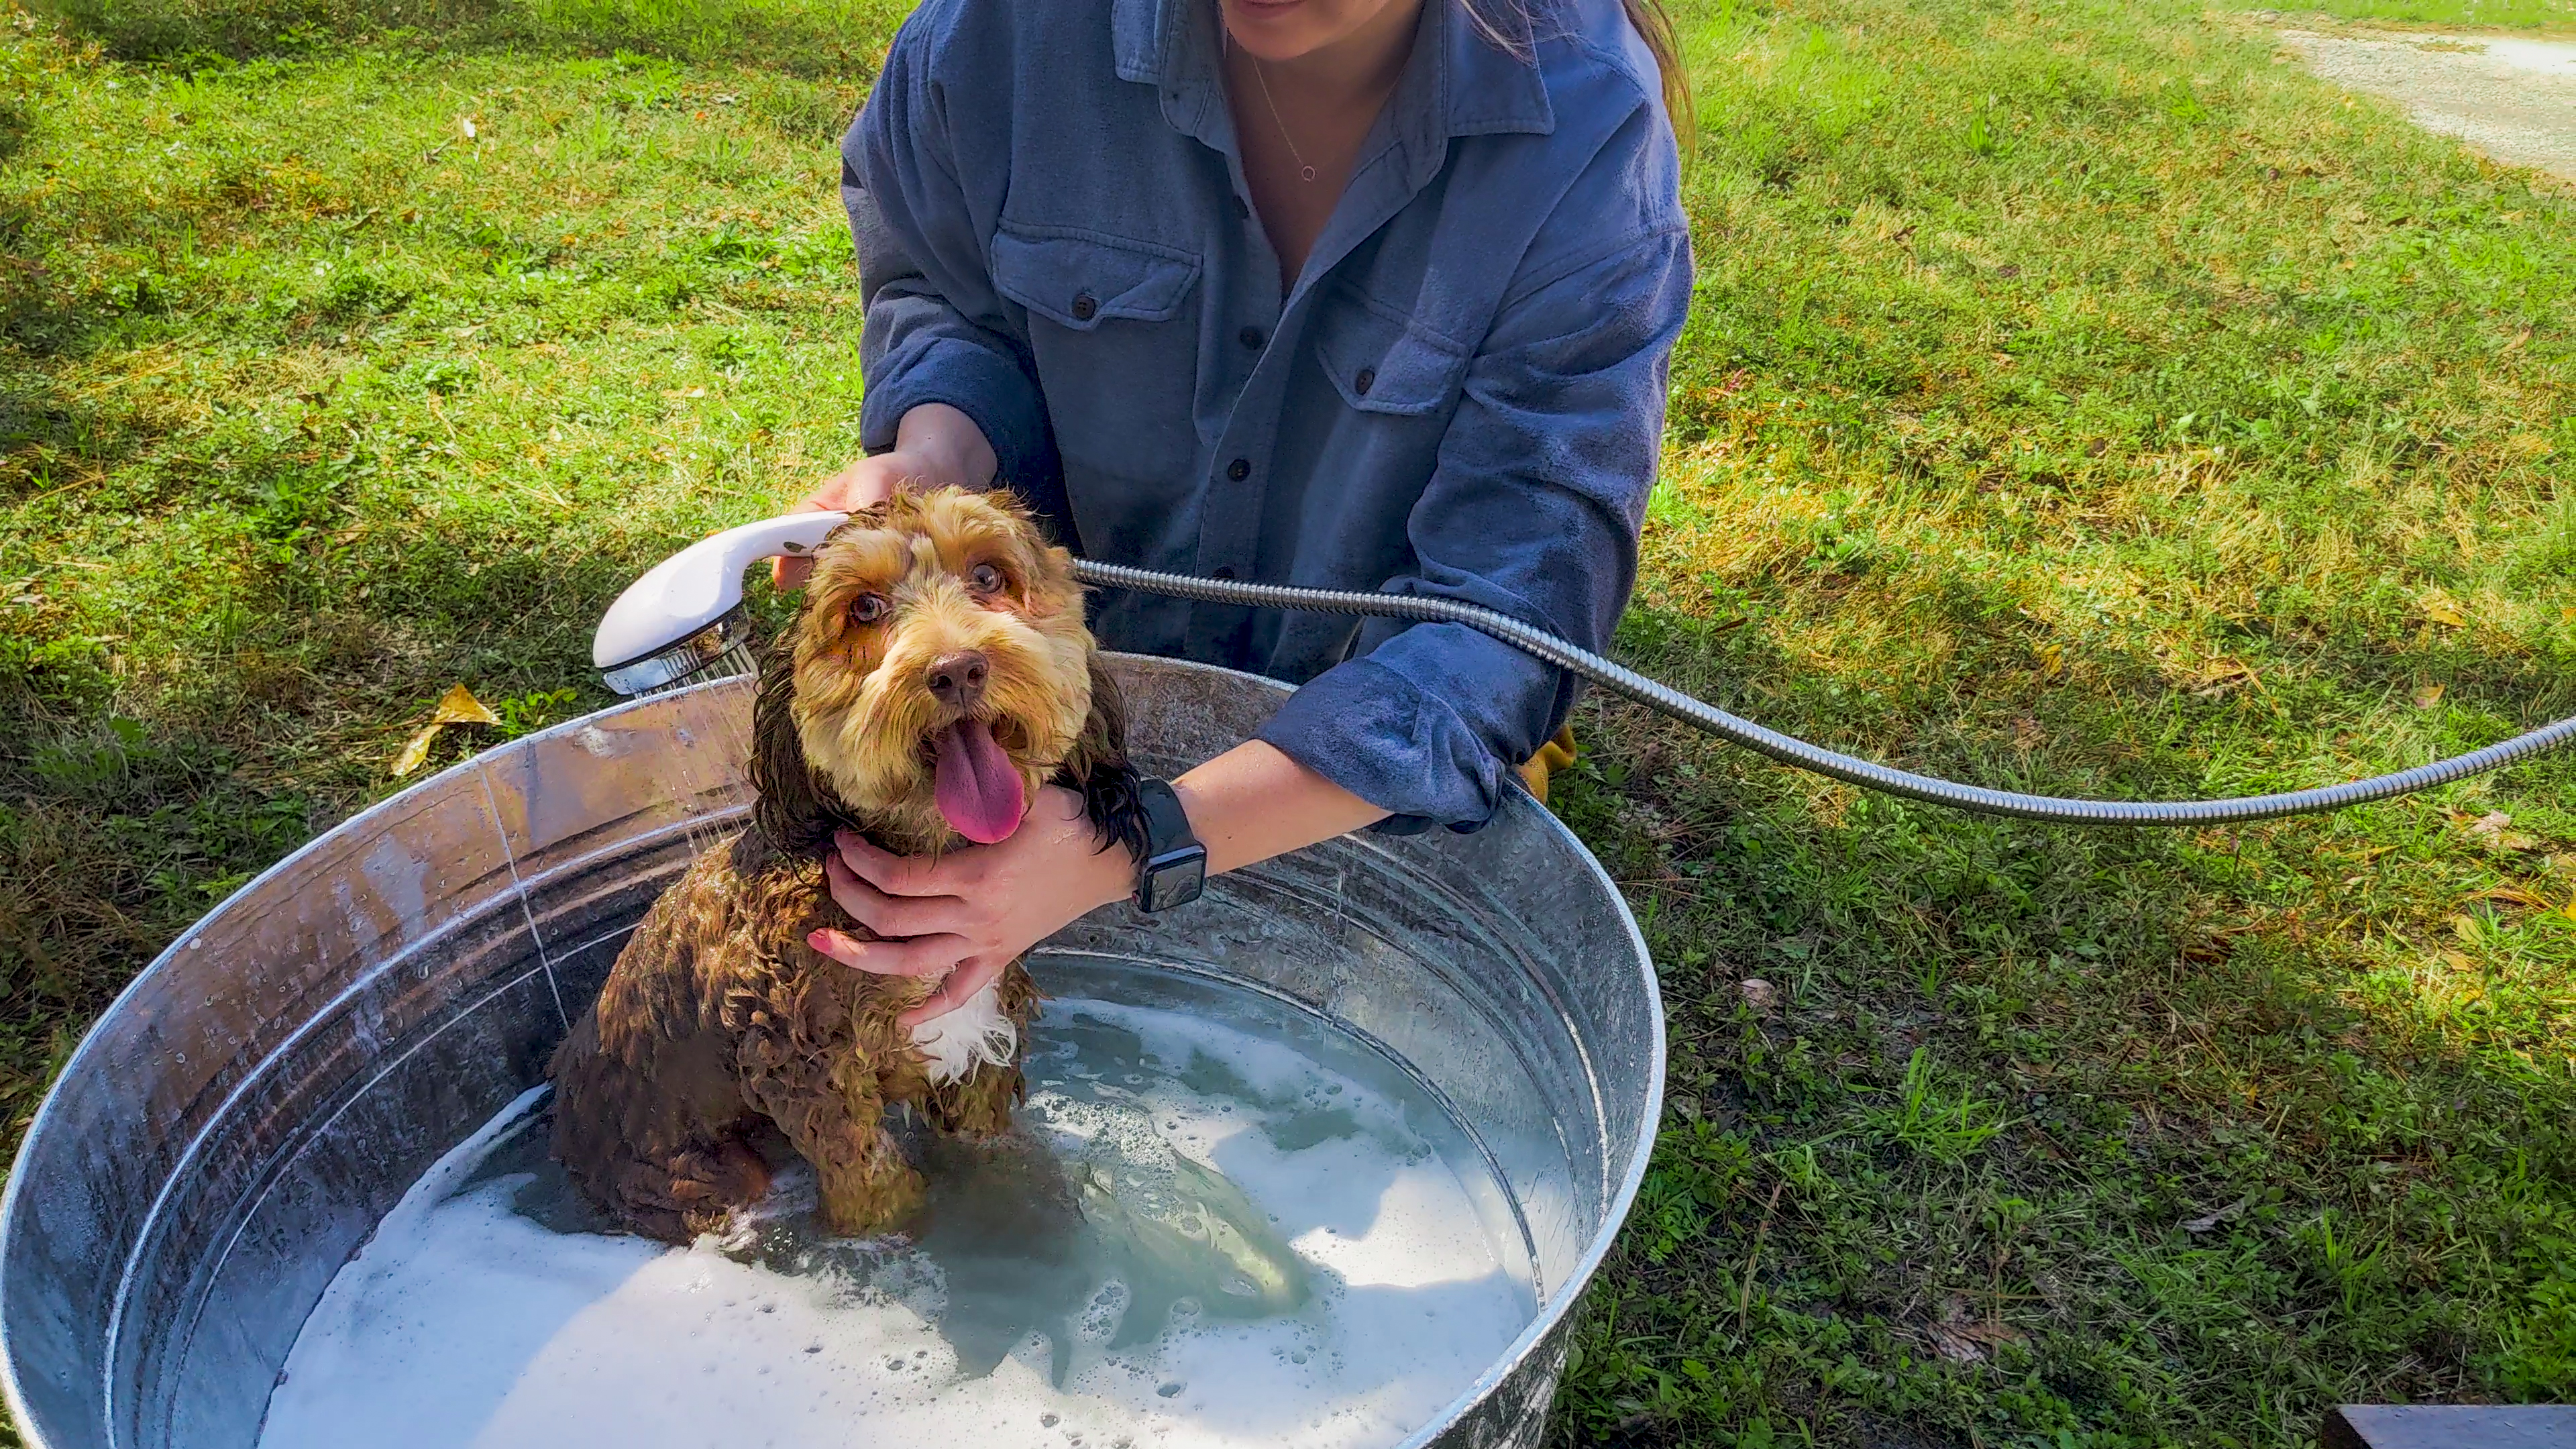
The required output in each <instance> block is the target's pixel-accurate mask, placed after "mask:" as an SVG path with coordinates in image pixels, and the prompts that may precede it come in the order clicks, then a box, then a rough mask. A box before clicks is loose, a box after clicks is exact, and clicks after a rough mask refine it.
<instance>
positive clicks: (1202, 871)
mask: <svg viewBox="0 0 2576 1449" xmlns="http://www.w3.org/2000/svg"><path fill="white" fill-rule="evenodd" d="M1206 883H1207V851H1206V850H1205V849H1204V848H1203V847H1198V846H1192V847H1190V848H1189V849H1188V850H1187V851H1174V852H1172V853H1171V854H1170V855H1165V856H1157V857H1155V858H1154V860H1153V861H1152V862H1151V863H1150V864H1148V865H1147V866H1146V867H1145V886H1146V890H1145V897H1146V898H1145V899H1144V900H1142V901H1140V902H1139V903H1138V904H1140V905H1142V906H1143V907H1144V908H1145V909H1146V910H1148V911H1161V910H1168V909H1170V908H1171V907H1173V906H1184V905H1188V904H1189V903H1190V902H1191V901H1194V900H1197V899H1198V896H1199V891H1200V889H1201V888H1202V887H1203V886H1205V885H1206Z"/></svg>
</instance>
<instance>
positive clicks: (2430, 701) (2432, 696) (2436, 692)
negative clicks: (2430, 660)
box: [2415, 684, 2442, 709]
mask: <svg viewBox="0 0 2576 1449" xmlns="http://www.w3.org/2000/svg"><path fill="white" fill-rule="evenodd" d="M2441 702H2442V686H2440V685H2438V684H2428V685H2425V686H2424V687H2423V688H2421V689H2419V690H2417V691H2415V707H2416V708H2417V709H2431V708H2432V707H2433V706H2435V705H2437V704H2440V703H2441Z"/></svg>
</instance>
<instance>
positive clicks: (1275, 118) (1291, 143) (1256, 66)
mask: <svg viewBox="0 0 2576 1449" xmlns="http://www.w3.org/2000/svg"><path fill="white" fill-rule="evenodd" d="M1225 40H1226V44H1228V45H1232V44H1233V43H1234V37H1233V36H1232V35H1231V34H1229V35H1227V36H1226V38H1225ZM1243 58H1244V59H1245V60H1248V61H1251V62H1252V82H1253V84H1255V85H1257V86H1259V87H1261V104H1263V105H1265V106H1268V107H1269V108H1270V124H1272V125H1274V126H1277V127H1278V128H1279V139H1280V140H1282V141H1284V142H1286V143H1287V144H1288V159H1290V160H1292V161H1294V162H1296V163H1297V179H1298V180H1300V181H1305V182H1312V181H1313V180H1314V179H1315V168H1314V167H1312V166H1309V165H1307V164H1306V158H1305V157H1304V156H1303V155H1301V154H1299V152H1298V150H1297V138H1296V137H1294V136H1291V135H1289V134H1288V122H1287V121H1286V120H1284V119H1282V118H1281V116H1280V114H1279V103H1278V102H1277V101H1274V100H1272V99H1271V98H1270V78H1269V77H1268V76H1265V75H1263V74H1262V73H1261V57H1260V56H1257V55H1254V54H1253V53H1252V52H1251V51H1248V50H1247V51H1245V52H1244V53H1243Z"/></svg>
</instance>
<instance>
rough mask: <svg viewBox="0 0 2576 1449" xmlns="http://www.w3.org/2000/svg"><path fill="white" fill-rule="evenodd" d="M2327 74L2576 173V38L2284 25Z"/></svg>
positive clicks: (2431, 121) (2516, 158) (2492, 145)
mask: <svg viewBox="0 0 2576 1449" xmlns="http://www.w3.org/2000/svg"><path fill="white" fill-rule="evenodd" d="M2281 43H2282V44H2283V45H2285V46H2287V47H2289V48H2290V49H2291V50H2293V51H2295V52H2297V53H2298V55H2299V56H2300V57H2301V58H2302V59H2304V60H2305V61H2306V62H2307V63H2308V65H2309V67H2310V68H2311V69H2313V70H2315V71H2316V73H2317V74H2318V75H2320V76H2323V77H2324V78H2325V79H2327V80H2330V81H2334V82H2336V83H2337V84H2339V85H2346V86H2350V87H2351V88H2353V89H2354V90H2357V91H2367V92H2369V93H2371V94H2373V95H2380V96H2386V97H2388V98H2390V99H2391V100H2395V101H2399V102H2402V103H2404V105H2405V106H2406V109H2407V112H2408V113H2409V114H2410V115H2412V116H2413V117H2414V119H2415V121H2416V124H2418V125H2421V126H2422V127H2424V128H2425V129H2426V130H2428V131H2439V132H2442V133H2443V134H2445V135H2452V136H2457V137H2459V138H2460V139H2461V140H2463V141H2465V142H2467V143H2468V144H2469V145H2471V146H2473V147H2476V148H2477V149H2478V150H2480V151H2483V152H2485V153H2486V154H2487V155H2489V156H2492V157H2494V158H2495V159H2496V160H2498V161H2504V162H2508V163H2511V164H2513V165H2518V166H2532V167H2537V168H2539V169H2540V170H2543V171H2547V172H2550V173H2551V174H2553V175H2556V176H2559V177H2563V178H2565V179H2567V180H2569V181H2576V40H2537V39H2522V38H2518V37H2511V36H2499V35H2450V34H2426V33H2411V32H2410V33H2404V34H2399V33H2391V32H2371V31H2345V32H2338V33H2331V34H2329V33H2321V32H2318V31H2312V30H2284V31H2282V32H2281Z"/></svg>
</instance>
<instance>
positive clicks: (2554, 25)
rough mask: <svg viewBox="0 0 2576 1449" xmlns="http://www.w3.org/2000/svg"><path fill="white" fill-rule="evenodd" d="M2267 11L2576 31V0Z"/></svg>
mask: <svg viewBox="0 0 2576 1449" xmlns="http://www.w3.org/2000/svg"><path fill="white" fill-rule="evenodd" d="M2264 8H2267V9H2274V10H2282V11H2286V12H2288V13H2290V14H2292V15H2299V14H2304V13H2313V14H2318V15H2331V16H2333V17H2335V18H2336V19H2338V20H2383V21H2396V22H2398V23H2400V24H2406V25H2442V26H2463V27H2477V28H2487V29H2496V28H2510V29H2524V30H2527V29H2535V28H2537V29H2550V30H2561V29H2569V28H2576V0H2295V3H2292V4H2287V5H2279V6H2269V7H2264Z"/></svg>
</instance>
